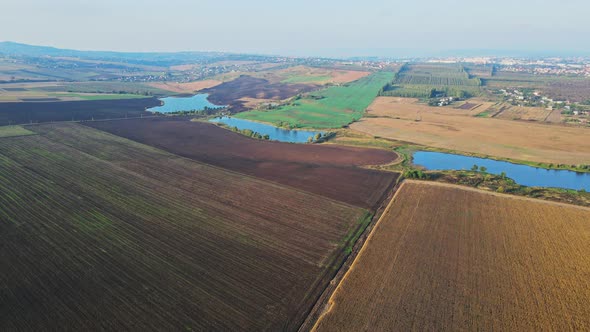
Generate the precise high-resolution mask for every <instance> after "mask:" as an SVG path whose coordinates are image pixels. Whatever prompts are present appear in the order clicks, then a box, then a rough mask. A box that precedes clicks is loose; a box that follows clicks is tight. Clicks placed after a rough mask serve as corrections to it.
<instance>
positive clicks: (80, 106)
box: [0, 97, 160, 125]
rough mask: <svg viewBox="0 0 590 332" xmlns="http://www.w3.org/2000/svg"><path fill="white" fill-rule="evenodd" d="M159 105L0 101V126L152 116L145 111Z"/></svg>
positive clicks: (122, 101)
mask: <svg viewBox="0 0 590 332" xmlns="http://www.w3.org/2000/svg"><path fill="white" fill-rule="evenodd" d="M158 105H160V101H159V100H157V99H156V98H153V97H152V98H133V99H113V100H108V99H106V100H103V99H97V100H87V101H44V102H19V103H12V102H5V103H1V102H0V125H10V124H26V123H38V122H54V121H80V120H92V119H95V120H99V119H112V118H125V117H140V116H143V115H153V114H151V113H149V112H146V111H145V109H146V108H149V107H154V106H158Z"/></svg>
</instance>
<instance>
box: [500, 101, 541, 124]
mask: <svg viewBox="0 0 590 332" xmlns="http://www.w3.org/2000/svg"><path fill="white" fill-rule="evenodd" d="M506 106H508V107H507V108H505V109H504V110H503V111H501V112H499V113H498V114H497V115H496V116H495V117H496V118H498V119H506V120H525V121H541V122H544V121H546V120H547V117H549V115H551V112H552V110H548V109H546V108H542V107H525V106H512V105H506Z"/></svg>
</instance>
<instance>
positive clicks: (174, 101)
mask: <svg viewBox="0 0 590 332" xmlns="http://www.w3.org/2000/svg"><path fill="white" fill-rule="evenodd" d="M207 97H209V95H208V94H206V93H200V94H198V95H194V96H192V97H167V98H161V99H160V100H161V101H163V102H164V105H162V106H156V107H152V108H148V109H147V110H148V112H160V113H173V112H180V111H193V110H194V111H202V110H203V109H205V107H209V108H223V107H225V106H219V105H215V104H212V103H210V102H209V100H207Z"/></svg>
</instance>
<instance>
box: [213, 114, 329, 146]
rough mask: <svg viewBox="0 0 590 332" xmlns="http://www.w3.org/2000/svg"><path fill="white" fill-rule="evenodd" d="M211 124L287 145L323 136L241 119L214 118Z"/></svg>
mask: <svg viewBox="0 0 590 332" xmlns="http://www.w3.org/2000/svg"><path fill="white" fill-rule="evenodd" d="M209 121H211V122H220V123H224V124H226V125H228V126H230V127H238V129H250V130H252V131H255V132H258V133H260V135H262V136H264V135H268V136H269V137H270V139H271V140H273V141H280V142H289V143H307V142H308V139H309V138H310V137H312V138H313V137H314V136H315V135H316V134H317V133H321V134H322V135H324V132H323V131H308V130H289V129H282V128H278V127H275V126H273V125H268V124H264V123H260V122H254V121H248V120H243V119H236V118H232V117H228V116H224V117H220V118H214V119H211V120H209Z"/></svg>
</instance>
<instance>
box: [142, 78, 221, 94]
mask: <svg viewBox="0 0 590 332" xmlns="http://www.w3.org/2000/svg"><path fill="white" fill-rule="evenodd" d="M221 83H223V82H221V81H217V80H204V81H196V82H187V83H174V82H155V83H149V84H148V85H149V86H152V87H154V88H158V89H162V90H166V91H171V92H178V93H193V92H196V91H199V90H203V89H208V88H212V87H214V86H218V85H219V84H221Z"/></svg>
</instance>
